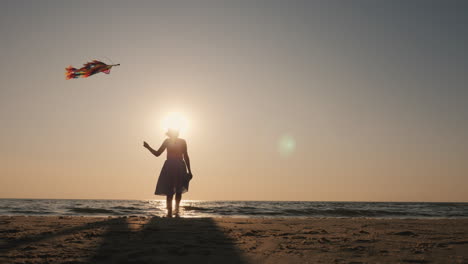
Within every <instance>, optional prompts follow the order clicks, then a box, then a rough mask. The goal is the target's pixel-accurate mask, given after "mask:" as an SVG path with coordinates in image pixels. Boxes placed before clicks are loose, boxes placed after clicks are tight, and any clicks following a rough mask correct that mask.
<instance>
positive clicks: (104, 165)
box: [0, 0, 468, 202]
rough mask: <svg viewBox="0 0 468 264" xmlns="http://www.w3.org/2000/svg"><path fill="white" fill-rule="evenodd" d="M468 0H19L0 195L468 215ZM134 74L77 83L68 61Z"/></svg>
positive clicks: (1, 57) (7, 19)
mask: <svg viewBox="0 0 468 264" xmlns="http://www.w3.org/2000/svg"><path fill="white" fill-rule="evenodd" d="M467 12H468V4H467V2H466V1H455V0H453V1H442V0H441V1H426V0H424V1H423V0H419V1H398V0H395V1H371V0H369V1H363V0H361V1H359V0H356V1H345V0H343V1H334V0H332V1H328V0H327V1H325V0H323V1H305V0H304V1H279V0H278V1H276V0H271V1H243V0H240V1H214V0H213V1H208V0H206V1H204V0H203V1H198V0H196V1H192V0H191V1H189V0H187V1H179V0H176V1H111V0H108V1H58V0H57V1H45V0H41V1H32V0H30V1H23V0H18V1H9V0H7V1H2V8H1V9H0V122H1V129H0V198H70V199H163V198H164V197H162V196H154V195H153V193H154V189H155V184H156V181H157V177H158V175H159V171H160V169H161V167H162V164H163V163H164V160H165V157H163V156H161V157H159V158H156V157H154V156H152V155H151V154H150V153H149V152H148V151H147V150H146V149H144V148H143V146H142V145H143V141H147V142H148V143H149V144H150V145H151V146H153V147H154V148H157V147H159V145H160V144H161V142H162V141H163V140H164V138H165V130H164V128H163V127H164V126H163V125H162V124H161V123H162V120H164V119H165V117H166V116H167V115H168V114H170V113H173V112H177V113H179V114H181V115H183V116H184V117H185V118H186V119H187V126H186V128H185V129H184V130H183V131H181V137H182V138H185V139H186V140H187V143H188V151H189V155H190V158H191V163H192V168H193V169H192V170H193V174H194V178H193V180H192V181H191V183H190V191H189V192H188V193H187V194H185V195H184V199H194V200H276V201H279V200H294V201H296V200H300V201H437V202H468V192H466V189H467V186H468V158H467V157H468V104H467V103H466V101H467V99H468V91H467V85H466V84H467V81H468V74H467V69H468V31H467V30H466V29H467V28H468V16H466V14H467ZM92 59H99V60H103V61H106V62H108V63H110V62H114V63H120V64H121V66H119V67H115V68H113V69H112V71H111V74H109V75H105V74H98V75H95V76H91V77H89V78H87V79H76V80H65V78H64V69H65V67H67V66H68V65H73V66H75V67H78V66H80V65H81V64H83V63H85V62H86V61H89V60H92Z"/></svg>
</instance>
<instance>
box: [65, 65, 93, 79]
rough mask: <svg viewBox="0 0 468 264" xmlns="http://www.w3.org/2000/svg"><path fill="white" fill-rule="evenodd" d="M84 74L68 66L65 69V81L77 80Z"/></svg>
mask: <svg viewBox="0 0 468 264" xmlns="http://www.w3.org/2000/svg"><path fill="white" fill-rule="evenodd" d="M84 74H85V73H84V72H82V71H79V70H78V69H76V68H73V67H72V66H68V67H67V68H65V79H67V80H70V79H76V78H79V77H81V76H83V75H84ZM86 77H88V76H86Z"/></svg>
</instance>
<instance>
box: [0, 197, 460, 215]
mask: <svg viewBox="0 0 468 264" xmlns="http://www.w3.org/2000/svg"><path fill="white" fill-rule="evenodd" d="M165 204H166V203H165V201H163V200H74V199H73V200H72V199H0V215H12V216H13V215H37V216H39V215H51V216H55V215H57V216H132V215H135V216H163V215H164V214H165ZM181 211H182V216H183V217H254V218H265V217H266V218H268V217H366V218H468V203H431V202H424V203H421V202H307V201H304V202H300V201H297V202H292V201H201V200H185V201H184V200H183V201H182V203H181Z"/></svg>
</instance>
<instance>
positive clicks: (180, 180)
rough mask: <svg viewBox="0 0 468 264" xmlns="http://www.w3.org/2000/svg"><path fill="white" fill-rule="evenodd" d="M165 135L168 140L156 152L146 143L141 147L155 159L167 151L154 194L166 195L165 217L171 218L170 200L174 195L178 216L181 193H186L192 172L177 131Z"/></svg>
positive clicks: (170, 130)
mask: <svg viewBox="0 0 468 264" xmlns="http://www.w3.org/2000/svg"><path fill="white" fill-rule="evenodd" d="M166 135H167V136H168V138H167V139H166V140H164V142H163V143H162V145H161V147H159V149H158V150H154V149H152V148H151V147H150V145H149V144H148V143H146V142H143V146H144V147H145V148H147V149H148V150H149V151H150V152H151V153H153V155H155V156H156V157H159V156H160V155H161V154H162V153H163V152H164V150H165V149H167V160H166V161H165V162H164V166H163V167H162V169H161V174H160V175H159V179H158V183H157V184H156V191H155V192H154V194H156V195H166V198H167V200H166V202H167V204H166V205H167V217H172V198H173V196H174V194H175V196H176V206H175V210H174V214H175V215H178V214H179V205H180V200H181V199H182V193H184V192H187V191H188V187H189V181H190V179H192V170H191V169H190V159H189V156H188V153H187V142H185V140H184V139H182V138H179V131H178V130H175V129H169V130H168V131H167V133H166ZM187 170H188V173H187Z"/></svg>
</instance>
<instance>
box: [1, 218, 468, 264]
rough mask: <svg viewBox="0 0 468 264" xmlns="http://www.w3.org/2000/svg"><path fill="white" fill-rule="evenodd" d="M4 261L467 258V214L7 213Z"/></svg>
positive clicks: (450, 260)
mask: <svg viewBox="0 0 468 264" xmlns="http://www.w3.org/2000/svg"><path fill="white" fill-rule="evenodd" d="M0 263H69V264H72V263H75V264H78V263H468V219H436V220H412V219H407V220H402V219H393V220H388V219H352V218H348V219H316V218H308V219H299V218H294V219H247V218H242V219H240V218H239V219H238V218H173V219H166V218H159V217H152V218H144V217H125V218H102V217H101V218H100V217H58V216H54V217H33V216H30V217H26V216H15V217H8V216H2V217H0Z"/></svg>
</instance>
